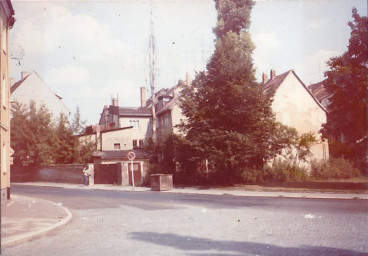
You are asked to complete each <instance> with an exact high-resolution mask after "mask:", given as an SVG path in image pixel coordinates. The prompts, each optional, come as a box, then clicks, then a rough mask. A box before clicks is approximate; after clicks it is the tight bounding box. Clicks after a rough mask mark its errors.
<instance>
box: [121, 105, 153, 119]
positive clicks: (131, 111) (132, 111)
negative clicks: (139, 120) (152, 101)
mask: <svg viewBox="0 0 368 256" xmlns="http://www.w3.org/2000/svg"><path fill="white" fill-rule="evenodd" d="M119 115H120V116H144V117H150V116H152V109H151V107H150V106H148V107H138V108H127V107H119Z"/></svg>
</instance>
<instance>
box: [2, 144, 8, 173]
mask: <svg viewBox="0 0 368 256" xmlns="http://www.w3.org/2000/svg"><path fill="white" fill-rule="evenodd" d="M1 169H2V173H3V174H6V173H7V172H8V166H7V150H6V144H5V143H3V148H2V154H1Z"/></svg>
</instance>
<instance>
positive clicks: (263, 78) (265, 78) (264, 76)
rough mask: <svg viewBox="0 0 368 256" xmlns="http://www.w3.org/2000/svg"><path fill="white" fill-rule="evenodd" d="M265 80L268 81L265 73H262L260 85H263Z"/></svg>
mask: <svg viewBox="0 0 368 256" xmlns="http://www.w3.org/2000/svg"><path fill="white" fill-rule="evenodd" d="M267 80H268V76H267V74H266V73H262V83H263V84H265V83H267Z"/></svg>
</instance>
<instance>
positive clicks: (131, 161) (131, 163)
mask: <svg viewBox="0 0 368 256" xmlns="http://www.w3.org/2000/svg"><path fill="white" fill-rule="evenodd" d="M130 165H131V169H132V185H133V190H134V168H133V160H130Z"/></svg>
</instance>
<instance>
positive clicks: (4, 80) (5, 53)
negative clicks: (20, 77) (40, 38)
mask: <svg viewBox="0 0 368 256" xmlns="http://www.w3.org/2000/svg"><path fill="white" fill-rule="evenodd" d="M0 17H1V19H0V95H1V96H0V159H1V163H0V167H1V168H0V169H1V171H0V180H1V202H4V201H5V199H10V165H11V162H12V159H11V155H12V154H13V150H12V149H11V147H10V77H9V66H10V65H9V29H11V28H12V27H13V25H14V21H15V19H14V9H13V6H12V3H11V1H10V0H2V1H1V3H0Z"/></svg>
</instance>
